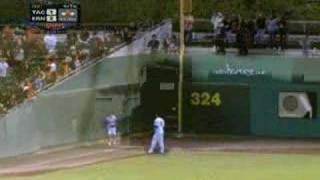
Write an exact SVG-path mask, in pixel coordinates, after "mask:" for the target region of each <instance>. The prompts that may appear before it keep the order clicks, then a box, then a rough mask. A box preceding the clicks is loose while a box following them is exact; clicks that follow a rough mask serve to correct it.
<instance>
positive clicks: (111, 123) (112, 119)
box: [105, 115, 117, 128]
mask: <svg viewBox="0 0 320 180" xmlns="http://www.w3.org/2000/svg"><path fill="white" fill-rule="evenodd" d="M105 122H106V127H107V128H114V127H116V126H117V117H116V116H115V115H110V116H107V117H106V119H105Z"/></svg>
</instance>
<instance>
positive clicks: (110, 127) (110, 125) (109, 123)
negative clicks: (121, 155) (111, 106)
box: [105, 114, 118, 146]
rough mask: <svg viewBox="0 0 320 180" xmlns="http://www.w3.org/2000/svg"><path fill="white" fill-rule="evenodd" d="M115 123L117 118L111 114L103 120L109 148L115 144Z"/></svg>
mask: <svg viewBox="0 0 320 180" xmlns="http://www.w3.org/2000/svg"><path fill="white" fill-rule="evenodd" d="M117 121H118V118H117V116H116V115H114V114H111V115H109V116H107V117H106V118H105V123H106V132H107V134H108V145H109V146H112V145H116V144H117Z"/></svg>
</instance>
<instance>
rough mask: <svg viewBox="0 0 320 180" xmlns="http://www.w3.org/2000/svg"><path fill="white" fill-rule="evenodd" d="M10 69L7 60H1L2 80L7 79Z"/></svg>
mask: <svg viewBox="0 0 320 180" xmlns="http://www.w3.org/2000/svg"><path fill="white" fill-rule="evenodd" d="M8 69H9V64H8V63H7V62H6V61H5V59H3V58H2V59H0V78H5V77H7V73H8Z"/></svg>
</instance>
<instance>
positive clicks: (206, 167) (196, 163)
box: [0, 152, 320, 180]
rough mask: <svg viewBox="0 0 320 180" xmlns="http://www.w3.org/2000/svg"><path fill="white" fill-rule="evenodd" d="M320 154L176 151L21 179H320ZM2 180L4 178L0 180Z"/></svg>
mask: <svg viewBox="0 0 320 180" xmlns="http://www.w3.org/2000/svg"><path fill="white" fill-rule="evenodd" d="M319 168H320V155H293V154H291V155H282V154H250V153H209V152H208V153H191V152H173V153H170V154H168V155H166V156H156V155H155V156H141V157H137V158H131V159H125V160H119V161H113V162H108V163H104V164H98V165H94V166H90V167H84V168H78V169H72V170H64V171H58V172H53V173H47V174H43V175H38V176H32V177H19V178H14V177H11V178H3V179H17V180H64V179H66V180H235V179H236V180H313V179H314V180H318V179H319V178H320V171H319ZM0 179H1V178H0Z"/></svg>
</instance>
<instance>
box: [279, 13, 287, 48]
mask: <svg viewBox="0 0 320 180" xmlns="http://www.w3.org/2000/svg"><path fill="white" fill-rule="evenodd" d="M287 21H288V20H287V17H286V15H283V16H282V17H281V19H280V21H279V34H280V47H281V50H285V49H286V48H287V33H288V23H287Z"/></svg>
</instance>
